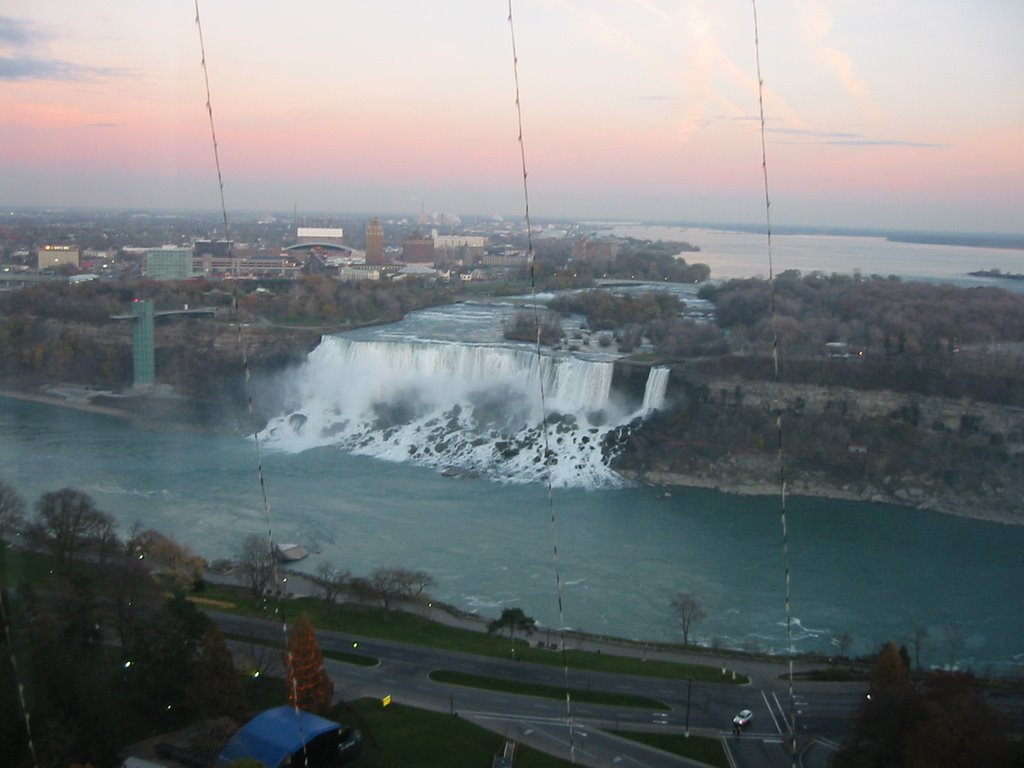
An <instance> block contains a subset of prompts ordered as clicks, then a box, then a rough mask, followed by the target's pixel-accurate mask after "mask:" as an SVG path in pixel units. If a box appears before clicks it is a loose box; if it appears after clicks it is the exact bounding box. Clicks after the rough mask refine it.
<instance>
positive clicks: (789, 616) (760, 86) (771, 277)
mask: <svg viewBox="0 0 1024 768" xmlns="http://www.w3.org/2000/svg"><path fill="white" fill-rule="evenodd" d="M751 5H752V6H753V12H754V59H755V61H756V63H757V105H758V109H759V111H760V126H761V174H762V176H763V178H764V215H765V225H766V231H767V247H768V294H769V296H770V300H771V318H772V366H773V370H774V381H775V384H776V385H778V383H779V328H778V315H777V312H776V307H775V265H774V263H773V258H772V216H771V205H772V203H771V197H770V196H769V194H768V152H767V148H766V142H765V120H764V78H763V77H762V76H761V41H760V36H759V34H758V29H757V0H751ZM775 432H776V435H777V438H778V447H777V451H778V452H777V462H778V469H779V504H780V515H779V517H780V520H781V523H782V560H783V569H784V571H785V576H786V643H787V644H788V646H789V675H788V678H789V723H788V727H789V747H790V755H791V757H792V764H793V768H796V764H797V744H796V703H795V702H796V698H795V696H794V695H793V656H794V654H795V652H796V649H795V648H794V647H793V605H792V590H791V580H790V569H789V524H788V521H787V520H786V454H785V450H784V443H783V439H782V408H781V406H779V407H778V408H777V410H776V413H775Z"/></svg>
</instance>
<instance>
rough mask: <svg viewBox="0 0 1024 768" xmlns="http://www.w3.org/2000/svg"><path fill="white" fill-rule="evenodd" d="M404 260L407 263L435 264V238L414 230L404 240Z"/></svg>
mask: <svg viewBox="0 0 1024 768" xmlns="http://www.w3.org/2000/svg"><path fill="white" fill-rule="evenodd" d="M402 261H404V262H405V263H406V264H433V263H434V238H433V237H430V236H429V235H428V236H424V235H421V234H420V233H419V232H413V233H412V234H411V235H409V236H408V237H406V238H405V240H403V241H402Z"/></svg>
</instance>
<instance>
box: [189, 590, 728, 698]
mask: <svg viewBox="0 0 1024 768" xmlns="http://www.w3.org/2000/svg"><path fill="white" fill-rule="evenodd" d="M202 594H203V596H204V597H206V598H209V599H215V600H222V601H224V602H233V603H234V604H235V607H233V608H225V609H224V610H225V611H227V612H230V613H236V614H242V615H250V616H263V617H265V618H274V619H277V620H279V619H280V615H281V614H280V612H281V611H283V612H284V615H285V617H286V618H288V619H289V620H290V621H293V620H294V618H295V617H296V616H298V614H299V612H301V611H306V612H307V613H309V615H310V618H311V619H312V621H313V625H314V626H315V627H317V628H318V629H323V630H334V631H338V632H345V633H350V634H353V635H362V636H364V637H374V638H378V639H381V640H393V641H396V642H402V643H409V644H412V645H424V646H428V647H431V648H441V649H445V650H451V651H460V652H462V653H472V654H476V655H478V656H490V657H494V658H502V659H507V658H509V650H510V646H509V640H508V637H507V636H501V635H489V634H487V633H486V632H476V631H473V630H468V629H460V628H457V627H451V626H448V625H446V624H441V623H439V622H436V621H432V620H431V619H430V612H429V611H428V610H426V609H425V611H424V613H423V614H422V615H417V614H412V613H408V612H405V611H390V612H387V613H386V612H385V611H384V610H383V609H381V608H378V607H376V606H368V605H355V604H353V603H339V604H336V605H333V606H330V608H328V606H327V604H326V603H325V602H324V601H323V600H321V599H319V598H313V597H299V598H292V599H288V600H283V601H282V600H274V599H267V600H265V601H263V603H261V604H258V603H256V601H254V600H253V599H252V597H251V596H250V595H249V594H248V593H247V592H246V591H245V590H240V589H238V588H237V587H225V586H224V585H208V586H207V588H206V590H204V592H203V593H202ZM433 610H434V611H438V610H441V609H438V608H435V609H433ZM513 645H514V646H515V649H516V657H517V658H519V659H520V660H522V661H529V662H532V663H534V664H548V665H551V666H561V665H562V654H561V653H560V652H558V651H553V650H548V649H543V648H536V647H533V646H531V645H530V642H529V640H528V639H525V638H518V637H517V638H516V639H515V642H514V643H513ZM565 657H566V661H567V662H568V664H569V667H570V668H572V669H581V670H589V671H593V672H609V673H614V674H620V675H642V676H645V677H661V678H669V679H673V680H685V679H687V678H689V677H692V678H693V679H694V680H698V681H701V682H716V683H717V682H724V683H734V684H742V683H746V682H747V678H746V677H745V676H742V675H737V676H736V679H735V680H733V679H732V672H731V671H729V672H727V673H726V674H725V675H723V674H722V670H721V668H720V667H710V666H705V665H699V664H680V663H676V662H669V661H653V660H648V661H644V660H642V659H639V658H636V657H633V656H619V655H617V654H614V653H596V652H592V651H580V650H567V651H566V652H565Z"/></svg>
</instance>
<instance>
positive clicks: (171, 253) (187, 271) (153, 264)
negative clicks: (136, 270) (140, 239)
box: [142, 245, 192, 280]
mask: <svg viewBox="0 0 1024 768" xmlns="http://www.w3.org/2000/svg"><path fill="white" fill-rule="evenodd" d="M142 273H143V275H144V276H145V277H148V278H149V279H150V280H191V279H192V249H191V248H178V247H176V246H173V245H165V246H164V247H163V248H155V249H150V250H148V251H146V261H145V265H144V267H143V270H142Z"/></svg>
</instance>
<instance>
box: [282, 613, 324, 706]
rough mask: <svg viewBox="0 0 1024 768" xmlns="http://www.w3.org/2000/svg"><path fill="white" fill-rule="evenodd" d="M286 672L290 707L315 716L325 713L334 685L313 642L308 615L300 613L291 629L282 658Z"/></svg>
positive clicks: (314, 640) (313, 631)
mask: <svg viewBox="0 0 1024 768" xmlns="http://www.w3.org/2000/svg"><path fill="white" fill-rule="evenodd" d="M285 669H286V670H287V672H288V688H289V690H288V699H289V701H290V702H291V704H292V706H294V707H298V708H300V709H305V710H308V711H310V712H315V713H318V714H319V713H326V712H327V710H328V709H329V708H330V706H331V698H332V697H333V696H334V683H333V682H331V678H330V677H328V675H327V670H325V669H324V655H323V653H321V652H320V645H319V643H317V641H316V631H315V630H314V629H313V622H312V621H311V620H310V618H309V614H308V613H305V612H303V613H302V614H301V615H300V616H299V619H298V621H296V622H295V627H294V629H293V630H292V637H291V640H290V641H289V643H288V655H287V656H286V657H285Z"/></svg>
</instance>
